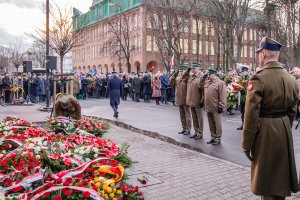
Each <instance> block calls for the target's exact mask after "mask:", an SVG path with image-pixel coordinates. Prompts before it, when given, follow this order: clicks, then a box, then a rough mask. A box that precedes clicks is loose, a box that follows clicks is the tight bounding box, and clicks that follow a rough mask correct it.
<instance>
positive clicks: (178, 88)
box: [170, 66, 191, 135]
mask: <svg viewBox="0 0 300 200" xmlns="http://www.w3.org/2000/svg"><path fill="white" fill-rule="evenodd" d="M187 69H188V67H187V66H180V67H179V71H178V72H176V73H175V74H173V75H172V76H171V78H170V85H171V87H174V86H175V102H176V105H177V106H179V113H180V120H181V125H182V131H181V132H179V133H178V134H186V135H189V134H190V131H191V111H190V107H189V106H188V105H187V104H186V93H187V80H188V78H189V73H188V72H187V71H186V70H187Z"/></svg>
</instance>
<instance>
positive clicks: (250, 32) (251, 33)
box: [249, 28, 253, 40]
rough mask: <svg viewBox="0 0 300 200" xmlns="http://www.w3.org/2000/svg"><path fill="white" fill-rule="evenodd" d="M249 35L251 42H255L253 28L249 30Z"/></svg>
mask: <svg viewBox="0 0 300 200" xmlns="http://www.w3.org/2000/svg"><path fill="white" fill-rule="evenodd" d="M249 34H250V36H249V40H253V29H252V28H250V29H249Z"/></svg>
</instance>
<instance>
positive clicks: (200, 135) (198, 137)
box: [194, 134, 203, 140]
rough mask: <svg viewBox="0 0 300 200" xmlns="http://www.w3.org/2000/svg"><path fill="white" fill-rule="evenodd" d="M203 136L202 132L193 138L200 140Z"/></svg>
mask: <svg viewBox="0 0 300 200" xmlns="http://www.w3.org/2000/svg"><path fill="white" fill-rule="evenodd" d="M202 138H203V135H202V134H198V135H197V137H195V138H194V139H195V140H201V139H202Z"/></svg>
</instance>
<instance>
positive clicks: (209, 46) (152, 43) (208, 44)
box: [147, 36, 255, 58]
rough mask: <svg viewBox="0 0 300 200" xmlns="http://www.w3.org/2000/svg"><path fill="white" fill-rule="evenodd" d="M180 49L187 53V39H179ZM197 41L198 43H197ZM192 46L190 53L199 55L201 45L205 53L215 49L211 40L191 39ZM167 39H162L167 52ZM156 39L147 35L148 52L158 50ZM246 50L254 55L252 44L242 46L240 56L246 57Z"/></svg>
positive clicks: (212, 53) (211, 53) (251, 56)
mask: <svg viewBox="0 0 300 200" xmlns="http://www.w3.org/2000/svg"><path fill="white" fill-rule="evenodd" d="M171 42H172V44H174V41H171ZM179 42H180V50H181V53H183V54H187V53H189V39H180V41H179ZM197 42H198V44H197ZM191 45H192V46H191V48H192V53H193V54H195V55H197V54H199V55H201V54H203V53H204V51H203V50H204V48H203V45H205V55H215V53H216V51H217V49H215V48H216V47H215V42H213V41H205V42H203V41H197V40H192V44H191ZM168 46H169V45H168V41H164V46H163V48H164V49H163V50H164V51H165V52H167V50H168V49H169V48H168ZM158 50H159V49H158V41H157V39H156V37H155V36H147V51H150V52H158ZM248 51H249V57H250V58H253V56H254V51H255V48H254V47H253V46H243V47H242V50H241V57H244V58H246V57H248ZM220 53H221V54H223V48H222V47H221V44H220ZM234 56H235V57H237V45H236V44H235V45H234Z"/></svg>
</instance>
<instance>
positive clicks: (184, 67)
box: [179, 65, 188, 71]
mask: <svg viewBox="0 0 300 200" xmlns="http://www.w3.org/2000/svg"><path fill="white" fill-rule="evenodd" d="M187 69H188V67H187V66H184V65H182V66H179V70H182V71H185V70H187Z"/></svg>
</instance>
